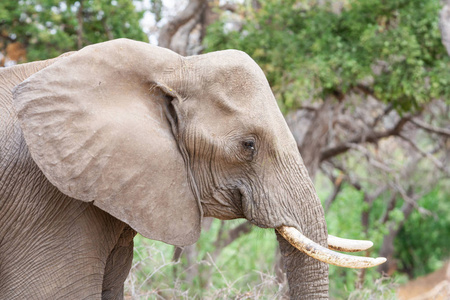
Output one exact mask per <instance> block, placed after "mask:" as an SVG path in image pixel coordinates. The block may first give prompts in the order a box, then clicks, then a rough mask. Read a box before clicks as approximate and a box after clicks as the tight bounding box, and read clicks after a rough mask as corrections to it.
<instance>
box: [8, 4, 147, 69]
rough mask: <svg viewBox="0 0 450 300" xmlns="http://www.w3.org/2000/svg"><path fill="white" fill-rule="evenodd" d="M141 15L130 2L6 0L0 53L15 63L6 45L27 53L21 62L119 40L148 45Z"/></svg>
mask: <svg viewBox="0 0 450 300" xmlns="http://www.w3.org/2000/svg"><path fill="white" fill-rule="evenodd" d="M142 15H143V12H137V11H136V8H135V6H134V4H133V1H132V0H115V1H107V0H78V1H74V0H65V1H59V0H26V1H25V0H23V1H15V0H5V1H2V2H1V3H0V51H1V53H2V55H3V56H4V57H5V59H7V60H9V61H11V63H14V61H15V58H16V56H14V55H13V56H11V53H13V52H11V51H9V50H8V46H9V45H20V48H21V49H22V50H23V51H26V58H25V53H23V54H22V55H21V56H20V59H21V60H20V62H23V61H34V60H39V59H47V58H51V57H55V56H58V55H60V54H61V53H64V52H67V51H73V50H77V49H80V48H82V47H84V46H86V45H89V44H93V43H98V42H103V41H106V40H110V39H114V38H119V37H128V38H131V39H135V40H140V41H147V40H148V38H147V36H146V35H145V33H144V32H143V31H142V29H141V28H140V25H139V20H140V19H141V18H142ZM9 47H10V48H11V46H9Z"/></svg>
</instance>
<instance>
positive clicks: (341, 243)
mask: <svg viewBox="0 0 450 300" xmlns="http://www.w3.org/2000/svg"><path fill="white" fill-rule="evenodd" d="M276 230H277V231H278V232H279V233H280V234H281V236H283V238H284V239H285V240H286V241H288V242H289V243H290V244H291V245H292V246H294V247H295V248H297V249H298V250H300V251H301V252H303V253H305V254H306V255H308V256H310V257H312V258H314V259H317V260H319V261H321V262H324V263H327V264H332V265H335V266H339V267H345V268H355V269H362V268H370V267H375V266H378V265H380V264H382V263H384V262H386V258H384V257H377V258H371V257H361V256H353V255H348V254H342V253H339V252H336V251H333V250H338V251H345V252H358V251H364V250H367V249H369V248H370V247H372V245H373V243H372V242H371V241H364V240H348V239H343V238H338V237H335V236H332V235H329V236H328V248H325V247H322V246H321V245H319V244H317V243H315V242H313V241H312V240H310V239H308V238H307V237H306V236H304V235H303V234H302V233H301V232H300V231H299V230H297V229H296V228H294V227H289V226H280V227H278V228H277V229H276Z"/></svg>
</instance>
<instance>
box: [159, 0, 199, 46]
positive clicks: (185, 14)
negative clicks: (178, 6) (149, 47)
mask: <svg viewBox="0 0 450 300" xmlns="http://www.w3.org/2000/svg"><path fill="white" fill-rule="evenodd" d="M205 7H206V1H205V0H190V1H189V3H188V5H187V7H186V8H185V9H184V10H183V11H182V12H181V13H179V14H178V15H177V16H175V18H174V19H173V20H171V21H169V22H168V23H167V24H166V25H164V26H163V28H161V31H160V35H159V39H158V45H159V46H160V47H165V48H170V44H171V42H172V37H173V36H174V35H175V33H176V32H177V31H178V29H179V28H180V27H181V26H183V25H184V24H186V23H187V22H189V20H191V19H192V18H194V17H195V16H196V15H198V14H201V13H202V12H203V10H204V9H205Z"/></svg>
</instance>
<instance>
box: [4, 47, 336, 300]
mask: <svg viewBox="0 0 450 300" xmlns="http://www.w3.org/2000/svg"><path fill="white" fill-rule="evenodd" d="M0 116H1V118H0V298H1V299H100V298H101V299H122V298H123V284H124V281H125V279H126V277H127V275H128V272H129V270H130V266H131V262H132V256H133V237H134V236H135V235H136V233H137V232H138V233H140V234H142V235H143V236H145V237H147V238H150V239H154V240H159V241H163V242H165V243H168V244H172V245H177V246H184V245H189V244H192V243H194V242H195V241H196V240H197V238H198V237H199V234H200V230H201V222H202V218H203V217H215V218H219V219H222V220H228V219H235V218H246V219H247V220H249V221H250V222H251V223H252V224H254V225H256V226H259V227H262V228H279V227H280V226H290V227H294V228H295V229H297V230H298V231H299V232H301V233H302V234H303V235H304V236H306V237H308V238H309V239H311V240H313V241H314V242H316V243H317V244H318V245H321V246H324V247H326V246H327V236H328V235H327V229H326V223H325V219H324V213H323V209H322V206H321V204H320V201H319V199H318V197H317V195H316V192H315V190H314V187H313V184H312V182H311V180H310V178H309V177H308V174H307V171H306V168H305V166H304V164H303V162H302V159H301V156H300V154H299V151H298V149H297V145H296V142H295V141H294V138H293V136H292V134H291V133H290V131H289V129H288V127H287V125H286V123H285V121H284V118H283V116H282V114H281V112H280V110H279V108H278V107H277V104H276V101H275V99H274V96H273V94H272V92H271V89H270V87H269V84H268V82H267V80H266V78H265V76H264V74H263V72H262V70H261V69H260V68H259V67H258V66H257V64H256V63H255V62H254V61H253V60H252V59H251V58H250V57H249V56H247V55H246V54H245V53H243V52H239V51H235V50H227V51H220V52H214V53H209V54H204V55H199V56H193V57H182V56H179V55H178V54H176V53H174V52H172V51H170V50H167V49H163V48H159V47H155V46H151V45H149V44H146V43H142V42H136V41H131V40H125V39H120V40H114V41H109V42H105V43H101V44H96V45H92V46H88V47H86V48H83V49H81V50H79V51H77V52H71V53H68V54H65V55H62V56H60V57H58V58H55V59H51V60H47V61H39V62H33V63H27V64H23V65H17V66H13V67H9V68H3V69H0ZM277 238H278V241H279V244H280V249H281V253H282V255H283V261H284V265H285V271H286V274H287V278H288V282H289V287H290V296H291V298H293V299H300V298H302V299H320V298H328V265H327V264H326V263H323V262H320V261H318V260H316V259H314V258H312V257H310V256H308V255H306V254H305V253H303V252H301V251H298V250H297V249H295V248H294V247H293V246H291V244H290V243H288V242H287V241H286V239H285V238H283V237H282V236H281V235H280V234H279V233H278V232H277Z"/></svg>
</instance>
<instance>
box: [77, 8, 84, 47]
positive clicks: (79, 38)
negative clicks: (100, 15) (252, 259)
mask: <svg viewBox="0 0 450 300" xmlns="http://www.w3.org/2000/svg"><path fill="white" fill-rule="evenodd" d="M78 3H80V7H79V8H78V12H77V20H78V28H77V47H78V49H81V48H82V47H83V0H80V1H79V2H78Z"/></svg>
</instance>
